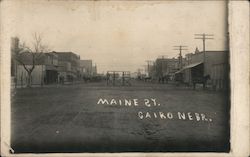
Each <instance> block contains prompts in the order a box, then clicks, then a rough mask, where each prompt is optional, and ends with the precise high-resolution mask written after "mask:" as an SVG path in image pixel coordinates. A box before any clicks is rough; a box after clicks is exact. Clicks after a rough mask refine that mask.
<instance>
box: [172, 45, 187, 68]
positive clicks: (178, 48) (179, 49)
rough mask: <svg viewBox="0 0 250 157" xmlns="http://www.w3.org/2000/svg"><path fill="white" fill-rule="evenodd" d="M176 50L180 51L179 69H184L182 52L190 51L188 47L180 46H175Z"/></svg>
mask: <svg viewBox="0 0 250 157" xmlns="http://www.w3.org/2000/svg"><path fill="white" fill-rule="evenodd" d="M174 50H178V51H179V68H180V69H181V68H182V50H188V49H187V46H183V45H179V46H174Z"/></svg>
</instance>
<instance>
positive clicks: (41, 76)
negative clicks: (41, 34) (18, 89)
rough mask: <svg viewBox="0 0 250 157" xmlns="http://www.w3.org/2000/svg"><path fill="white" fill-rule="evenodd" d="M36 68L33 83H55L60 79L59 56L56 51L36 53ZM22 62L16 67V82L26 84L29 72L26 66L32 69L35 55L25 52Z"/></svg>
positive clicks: (32, 77) (32, 78)
mask: <svg viewBox="0 0 250 157" xmlns="http://www.w3.org/2000/svg"><path fill="white" fill-rule="evenodd" d="M33 55H34V56H35V58H36V59H35V61H34V69H33V71H32V73H31V84H32V85H44V84H53V83H57V81H58V72H57V68H58V56H57V54H56V53H53V52H51V53H34V54H33ZM21 60H22V61H21V62H22V63H20V62H18V65H17V68H16V84H17V85H19V86H20V85H21V86H26V85H27V81H28V72H27V70H26V69H25V68H27V69H31V68H32V66H33V56H32V54H30V53H23V54H22V58H21Z"/></svg>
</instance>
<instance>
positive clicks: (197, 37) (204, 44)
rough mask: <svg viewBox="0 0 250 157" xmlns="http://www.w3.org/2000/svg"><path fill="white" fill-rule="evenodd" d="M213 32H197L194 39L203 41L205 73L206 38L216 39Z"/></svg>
mask: <svg viewBox="0 0 250 157" xmlns="http://www.w3.org/2000/svg"><path fill="white" fill-rule="evenodd" d="M213 36H214V35H213V34H205V33H203V34H195V38H194V39H201V40H202V43H203V64H204V73H205V63H206V40H210V39H214V38H213Z"/></svg>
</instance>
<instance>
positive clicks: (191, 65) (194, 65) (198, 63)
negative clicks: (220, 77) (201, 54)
mask: <svg viewBox="0 0 250 157" xmlns="http://www.w3.org/2000/svg"><path fill="white" fill-rule="evenodd" d="M202 63H203V62H197V63H193V64H189V65H187V66H185V67H183V69H189V68H193V67H196V66H198V65H200V64H202Z"/></svg>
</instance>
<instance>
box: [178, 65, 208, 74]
mask: <svg viewBox="0 0 250 157" xmlns="http://www.w3.org/2000/svg"><path fill="white" fill-rule="evenodd" d="M202 63H203V62H197V63H192V64H189V65H187V66H184V67H183V68H182V69H180V70H178V71H176V72H175V74H178V73H181V72H182V71H183V70H185V69H189V68H193V67H196V66H198V65H200V64H202Z"/></svg>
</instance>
